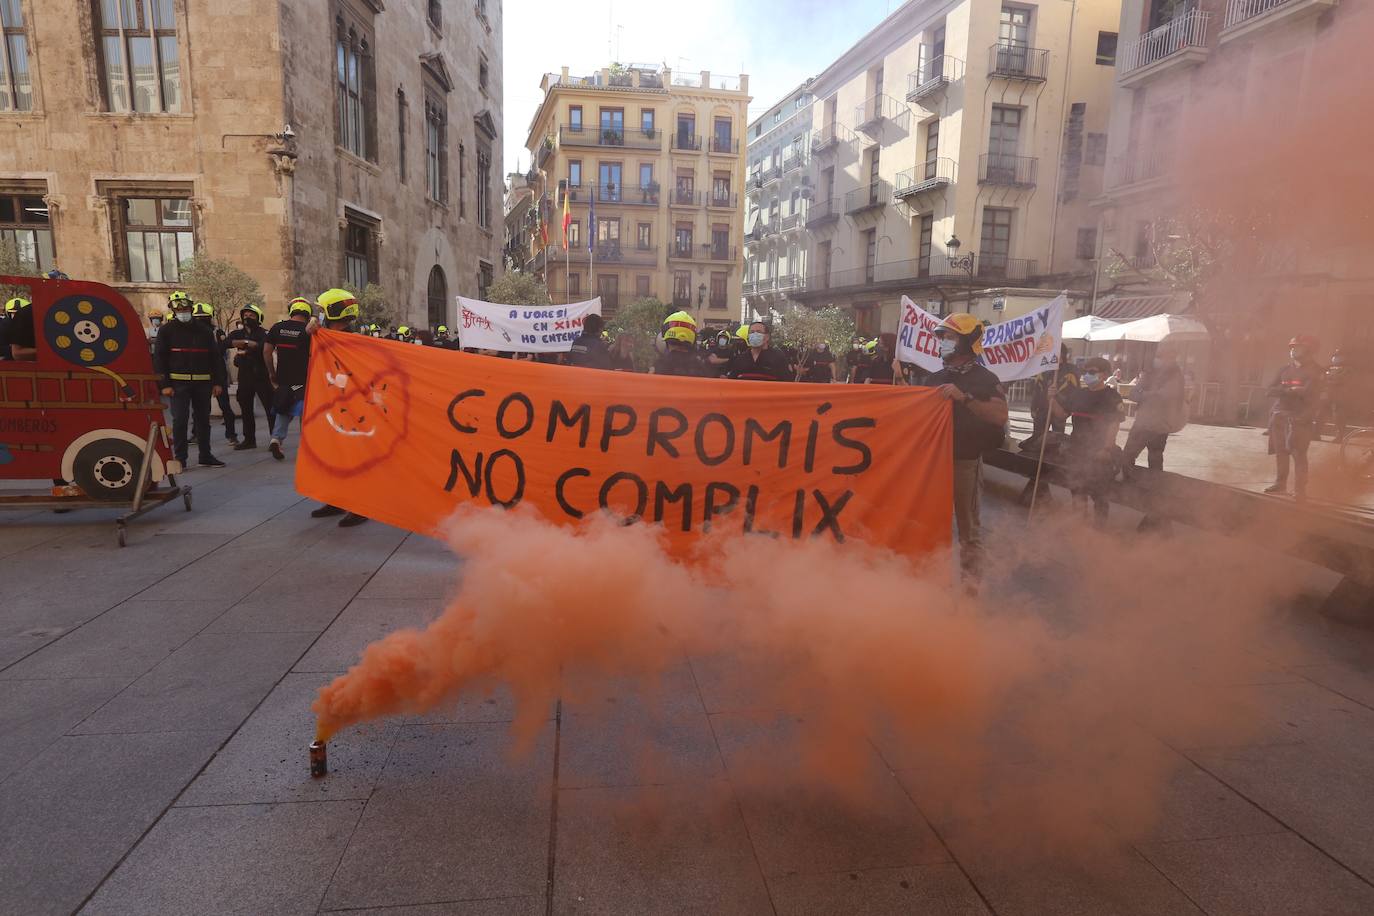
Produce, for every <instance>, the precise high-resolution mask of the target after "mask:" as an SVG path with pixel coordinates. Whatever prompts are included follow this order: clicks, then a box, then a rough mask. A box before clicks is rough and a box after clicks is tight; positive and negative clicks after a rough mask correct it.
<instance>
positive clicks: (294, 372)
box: [262, 296, 315, 461]
mask: <svg viewBox="0 0 1374 916" xmlns="http://www.w3.org/2000/svg"><path fill="white" fill-rule="evenodd" d="M314 328H315V309H314V306H312V305H311V304H310V300H309V299H302V298H300V297H299V296H298V297H296V298H295V299H292V300H291V304H290V305H288V306H287V307H286V319H285V320H284V321H278V322H277V323H276V324H274V325H272V329H271V330H270V331H268V332H267V341H266V343H264V344H263V347H262V359H263V362H264V363H266V364H267V382H268V384H269V385H271V386H272V391H273V394H272V410H273V413H274V414H275V415H276V419H275V420H274V421H273V423H272V441H270V442H268V443H267V448H268V450H269V451H270V452H271V453H272V457H273V458H275V459H277V460H278V461H281V460H282V459H283V458H285V457H286V455H285V453H284V452H282V450H281V446H282V443H283V442H285V441H286V434H287V431H288V430H290V429H291V418H292V417H299V416H300V415H301V410H302V409H303V407H304V405H305V379H306V367H307V366H308V364H309V362H310V335H311V333H312V332H313V330H314Z"/></svg>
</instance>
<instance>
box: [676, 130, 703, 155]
mask: <svg viewBox="0 0 1374 916" xmlns="http://www.w3.org/2000/svg"><path fill="white" fill-rule="evenodd" d="M672 137H673V141H672V145H673V149H676V150H685V151H686V152H689V153H699V152H701V138H700V137H698V136H697V135H696V134H688V133H683V132H682V131H678V132H677V133H675V134H673V135H672Z"/></svg>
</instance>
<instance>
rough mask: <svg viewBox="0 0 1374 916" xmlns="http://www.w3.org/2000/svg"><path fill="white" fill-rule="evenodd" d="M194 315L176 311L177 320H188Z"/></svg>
mask: <svg viewBox="0 0 1374 916" xmlns="http://www.w3.org/2000/svg"><path fill="white" fill-rule="evenodd" d="M194 317H195V316H194V315H192V314H191V313H190V312H177V321H190V320H191V319H192V318H194Z"/></svg>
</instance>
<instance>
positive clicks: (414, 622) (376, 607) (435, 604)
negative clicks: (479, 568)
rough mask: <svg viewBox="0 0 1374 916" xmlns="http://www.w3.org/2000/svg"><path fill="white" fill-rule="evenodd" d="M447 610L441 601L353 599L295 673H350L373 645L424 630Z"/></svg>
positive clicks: (298, 665)
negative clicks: (392, 635)
mask: <svg viewBox="0 0 1374 916" xmlns="http://www.w3.org/2000/svg"><path fill="white" fill-rule="evenodd" d="M443 609H444V605H443V602H442V601H441V600H440V599H438V598H364V597H362V596H361V595H360V596H359V597H357V598H354V599H353V601H352V602H350V603H349V605H348V607H346V608H344V610H343V613H342V614H340V615H339V616H338V619H337V620H335V621H334V623H333V625H331V626H330V627H329V629H328V630H326V631H325V633H324V635H322V636H321V637H320V639H319V641H318V642H316V643H315V644H314V645H313V646H311V647H310V651H309V652H307V653H306V654H305V657H304V658H302V659H301V660H300V661H299V662H298V663H297V664H296V667H295V669H294V670H296V671H347V670H348V669H349V668H351V667H352V666H353V665H354V664H355V663H356V662H357V661H358V659H360V658H361V657H362V654H363V650H364V649H366V648H367V647H368V646H370V645H372V643H374V642H376V641H377V640H379V639H381V638H382V637H383V636H386V635H387V634H388V633H394V632H395V631H397V630H404V629H423V628H424V627H426V626H428V625H429V624H430V623H431V622H432V621H433V620H434V619H435V618H437V617H438V616H439V615H440V614H441V613H442V612H443Z"/></svg>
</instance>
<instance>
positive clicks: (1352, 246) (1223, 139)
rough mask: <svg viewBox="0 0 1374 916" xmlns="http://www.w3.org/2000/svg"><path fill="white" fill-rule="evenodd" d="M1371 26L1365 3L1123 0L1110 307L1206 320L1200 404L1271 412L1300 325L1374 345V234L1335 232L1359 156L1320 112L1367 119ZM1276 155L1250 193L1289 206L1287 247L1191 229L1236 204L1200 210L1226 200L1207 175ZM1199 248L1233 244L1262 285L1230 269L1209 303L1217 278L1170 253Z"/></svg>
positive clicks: (1243, 413)
mask: <svg viewBox="0 0 1374 916" xmlns="http://www.w3.org/2000/svg"><path fill="white" fill-rule="evenodd" d="M1361 16H1363V17H1364V21H1363V25H1364V32H1363V33H1360V32H1359V30H1358V28H1357V26H1356V25H1355V23H1356V22H1357V20H1359V18H1360V17H1361ZM1371 25H1372V24H1371V22H1370V17H1369V13H1368V12H1367V11H1363V10H1360V9H1359V5H1358V4H1354V3H1350V2H1342V3H1339V4H1338V3H1337V0H1199V2H1190V3H1179V2H1170V0H1124V2H1123V4H1122V10H1121V26H1120V34H1121V39H1120V53H1119V56H1118V60H1117V77H1116V89H1115V98H1114V101H1113V114H1112V125H1111V131H1110V139H1109V143H1108V162H1109V169H1108V172H1107V186H1106V190H1105V194H1104V196H1103V198H1102V204H1103V207H1102V235H1103V249H1104V262H1105V263H1106V264H1107V265H1108V268H1109V269H1108V270H1107V271H1106V274H1107V276H1105V277H1104V281H1103V283H1102V292H1103V295H1101V296H1100V297H1099V299H1098V303H1097V309H1096V311H1097V313H1098V314H1100V315H1102V316H1103V317H1105V318H1109V319H1114V320H1118V321H1122V320H1131V319H1136V318H1142V317H1147V316H1148V315H1151V314H1156V313H1161V312H1186V313H1192V314H1196V315H1198V316H1199V317H1201V318H1202V319H1203V320H1204V321H1206V323H1207V324H1208V326H1209V328H1210V329H1211V331H1212V335H1213V339H1212V342H1211V346H1210V347H1207V348H1201V349H1200V350H1199V351H1198V352H1197V353H1195V354H1190V358H1191V360H1192V362H1191V364H1190V369H1191V370H1192V371H1193V374H1194V376H1195V378H1196V379H1197V382H1198V390H1199V393H1200V394H1199V397H1198V399H1197V400H1196V402H1195V403H1194V405H1193V409H1194V412H1195V413H1197V414H1199V415H1201V416H1203V417H1205V418H1207V419H1210V420H1216V421H1219V422H1234V421H1237V420H1240V421H1245V420H1250V421H1252V422H1254V421H1256V420H1258V419H1261V418H1262V417H1263V416H1264V415H1265V414H1266V412H1267V410H1268V406H1269V400H1268V396H1267V393H1266V392H1267V383H1268V382H1269V381H1270V380H1271V379H1272V377H1273V373H1274V370H1275V369H1277V367H1278V366H1279V365H1281V364H1282V363H1283V362H1284V361H1285V360H1286V355H1287V341H1288V339H1289V338H1290V337H1291V336H1293V335H1294V334H1296V333H1299V330H1301V331H1302V332H1303V333H1316V334H1317V335H1318V336H1319V337H1322V338H1324V340H1323V345H1324V352H1329V351H1330V350H1331V349H1332V348H1333V347H1335V346H1339V345H1341V343H1342V342H1344V344H1345V347H1346V349H1347V352H1349V351H1350V350H1352V349H1359V348H1361V347H1364V348H1365V349H1369V347H1368V331H1367V330H1366V328H1367V325H1368V315H1369V314H1370V312H1371V307H1374V283H1371V281H1370V280H1369V279H1368V274H1369V272H1368V270H1367V269H1366V267H1365V264H1366V262H1367V253H1368V247H1367V246H1368V243H1369V242H1370V241H1374V239H1371V238H1369V237H1363V238H1362V237H1361V236H1360V235H1359V234H1358V233H1348V234H1347V233H1342V232H1340V231H1335V232H1332V231H1328V227H1337V226H1340V225H1341V223H1340V214H1339V213H1337V212H1335V211H1333V210H1332V209H1329V208H1328V207H1323V205H1322V204H1321V203H1319V201H1325V202H1326V203H1327V204H1328V205H1330V204H1331V203H1332V201H1331V200H1330V198H1331V197H1332V196H1333V192H1334V196H1335V197H1338V198H1339V197H1341V196H1346V197H1347V198H1348V191H1347V190H1346V189H1347V188H1349V189H1350V190H1353V186H1351V185H1350V184H1349V182H1348V181H1347V179H1345V178H1340V177H1337V176H1336V175H1335V174H1334V172H1335V171H1338V170H1333V167H1332V163H1339V162H1342V161H1346V155H1345V154H1344V153H1343V152H1340V151H1334V153H1333V151H1332V150H1331V149H1330V145H1331V144H1332V143H1333V142H1337V143H1338V141H1335V140H1334V137H1333V136H1330V135H1332V134H1334V133H1335V131H1333V130H1332V127H1333V125H1332V123H1330V122H1328V123H1325V124H1322V125H1320V126H1319V127H1316V129H1320V130H1324V131H1325V132H1326V133H1327V134H1328V136H1326V137H1322V136H1318V135H1316V134H1315V132H1314V120H1313V119H1314V118H1320V117H1322V116H1321V115H1320V112H1322V111H1333V112H1337V113H1338V114H1336V117H1337V118H1346V117H1347V116H1348V117H1350V118H1354V119H1358V118H1359V117H1360V116H1359V114H1358V111H1360V110H1362V109H1363V108H1366V107H1367V106H1368V99H1369V93H1370V91H1371V90H1374V78H1372V77H1371V76H1369V75H1368V74H1369V71H1368V68H1364V69H1363V70H1361V69H1360V68H1359V66H1358V65H1357V64H1356V63H1355V61H1357V60H1358V59H1360V57H1361V55H1363V54H1364V53H1365V48H1366V47H1367V42H1366V41H1365V39H1367V37H1368V36H1369V34H1370V27H1371ZM1362 34H1363V37H1361V36H1362ZM1314 112H1316V113H1317V114H1315V115H1314V114H1313V113H1314ZM1347 113H1348V115H1347ZM1231 135H1233V139H1228V137H1229V136H1231ZM1288 138H1301V139H1294V140H1293V141H1291V142H1290V140H1289V139H1288ZM1257 140H1258V142H1259V143H1261V144H1263V146H1262V148H1257V147H1256V145H1255V142H1256V141H1257ZM1338 145H1339V143H1338ZM1290 149H1291V150H1292V152H1290ZM1276 150H1277V152H1275V151H1276ZM1333 154H1334V158H1333ZM1262 156H1279V157H1283V158H1282V161H1277V162H1275V163H1274V167H1273V168H1272V169H1271V170H1269V171H1268V172H1267V173H1265V174H1260V175H1258V176H1256V178H1257V179H1258V180H1255V181H1252V182H1251V186H1250V187H1249V189H1248V191H1249V193H1250V194H1253V195H1254V196H1256V197H1261V198H1264V199H1266V200H1269V201H1272V202H1274V203H1275V205H1276V206H1279V207H1281V208H1284V209H1285V213H1284V216H1285V218H1286V219H1291V220H1292V222H1291V223H1289V224H1288V234H1287V237H1285V238H1280V239H1277V240H1274V239H1270V240H1269V241H1270V242H1274V241H1277V242H1278V244H1277V245H1271V246H1270V247H1271V250H1270V251H1269V252H1268V253H1267V256H1265V257H1263V258H1260V257H1257V255H1258V254H1261V253H1260V252H1255V251H1236V250H1234V249H1235V245H1234V244H1233V243H1234V242H1235V241H1236V240H1235V239H1233V238H1231V239H1228V238H1219V239H1207V238H1201V237H1195V236H1193V234H1192V233H1193V229H1192V228H1191V227H1193V226H1194V225H1196V224H1197V221H1198V220H1211V219H1212V218H1214V217H1215V216H1217V215H1219V214H1220V215H1224V214H1222V213H1220V211H1215V212H1199V211H1200V210H1201V211H1208V210H1214V208H1215V205H1216V201H1214V200H1212V199H1210V198H1209V195H1208V194H1207V193H1206V192H1207V190H1208V188H1207V187H1206V185H1207V183H1208V182H1209V181H1210V180H1211V178H1209V176H1216V175H1217V174H1218V173H1223V174H1225V173H1232V172H1239V171H1244V170H1246V169H1247V163H1250V162H1253V161H1255V160H1257V159H1258V158H1259V157H1262ZM1324 162H1325V163H1326V164H1324ZM1285 176H1288V177H1285ZM1328 176H1330V177H1328ZM1290 179H1291V180H1290ZM1333 182H1336V183H1337V184H1335V185H1334V187H1333ZM1222 203H1223V205H1224V206H1227V207H1229V206H1231V203H1232V202H1228V201H1224V202H1222ZM1336 206H1339V203H1338V202H1337V203H1336ZM1204 231H1205V230H1204ZM1366 236H1367V234H1366ZM1189 246H1215V247H1216V248H1217V249H1218V250H1223V251H1226V250H1228V249H1230V250H1229V251H1228V254H1227V256H1228V258H1229V259H1230V260H1231V261H1232V263H1230V264H1226V265H1222V267H1223V270H1226V271H1230V272H1232V273H1234V272H1240V273H1245V274H1249V275H1250V276H1249V278H1248V279H1249V280H1250V281H1252V282H1250V283H1246V282H1245V281H1244V279H1242V278H1238V277H1235V276H1231V277H1227V278H1225V279H1224V282H1222V283H1221V284H1220V285H1218V284H1216V283H1214V284H1212V288H1211V292H1210V298H1209V295H1208V292H1207V290H1206V288H1205V285H1202V284H1199V285H1198V286H1197V288H1190V286H1191V284H1190V283H1189V282H1187V279H1188V278H1182V279H1183V281H1184V282H1179V281H1180V279H1181V278H1180V277H1179V276H1178V275H1177V271H1172V270H1170V269H1169V267H1168V266H1167V265H1166V264H1165V263H1164V262H1165V260H1169V259H1172V256H1173V255H1174V253H1175V252H1176V251H1178V250H1180V249H1181V248H1182V249H1186V248H1187V247H1189ZM1274 248H1278V249H1281V252H1282V255H1281V257H1277V258H1276V257H1273V254H1274V251H1273V249H1274ZM1299 325H1301V328H1300V327H1299ZM1369 355H1370V356H1374V352H1371V353H1370V354H1369ZM1366 358H1368V357H1366Z"/></svg>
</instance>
